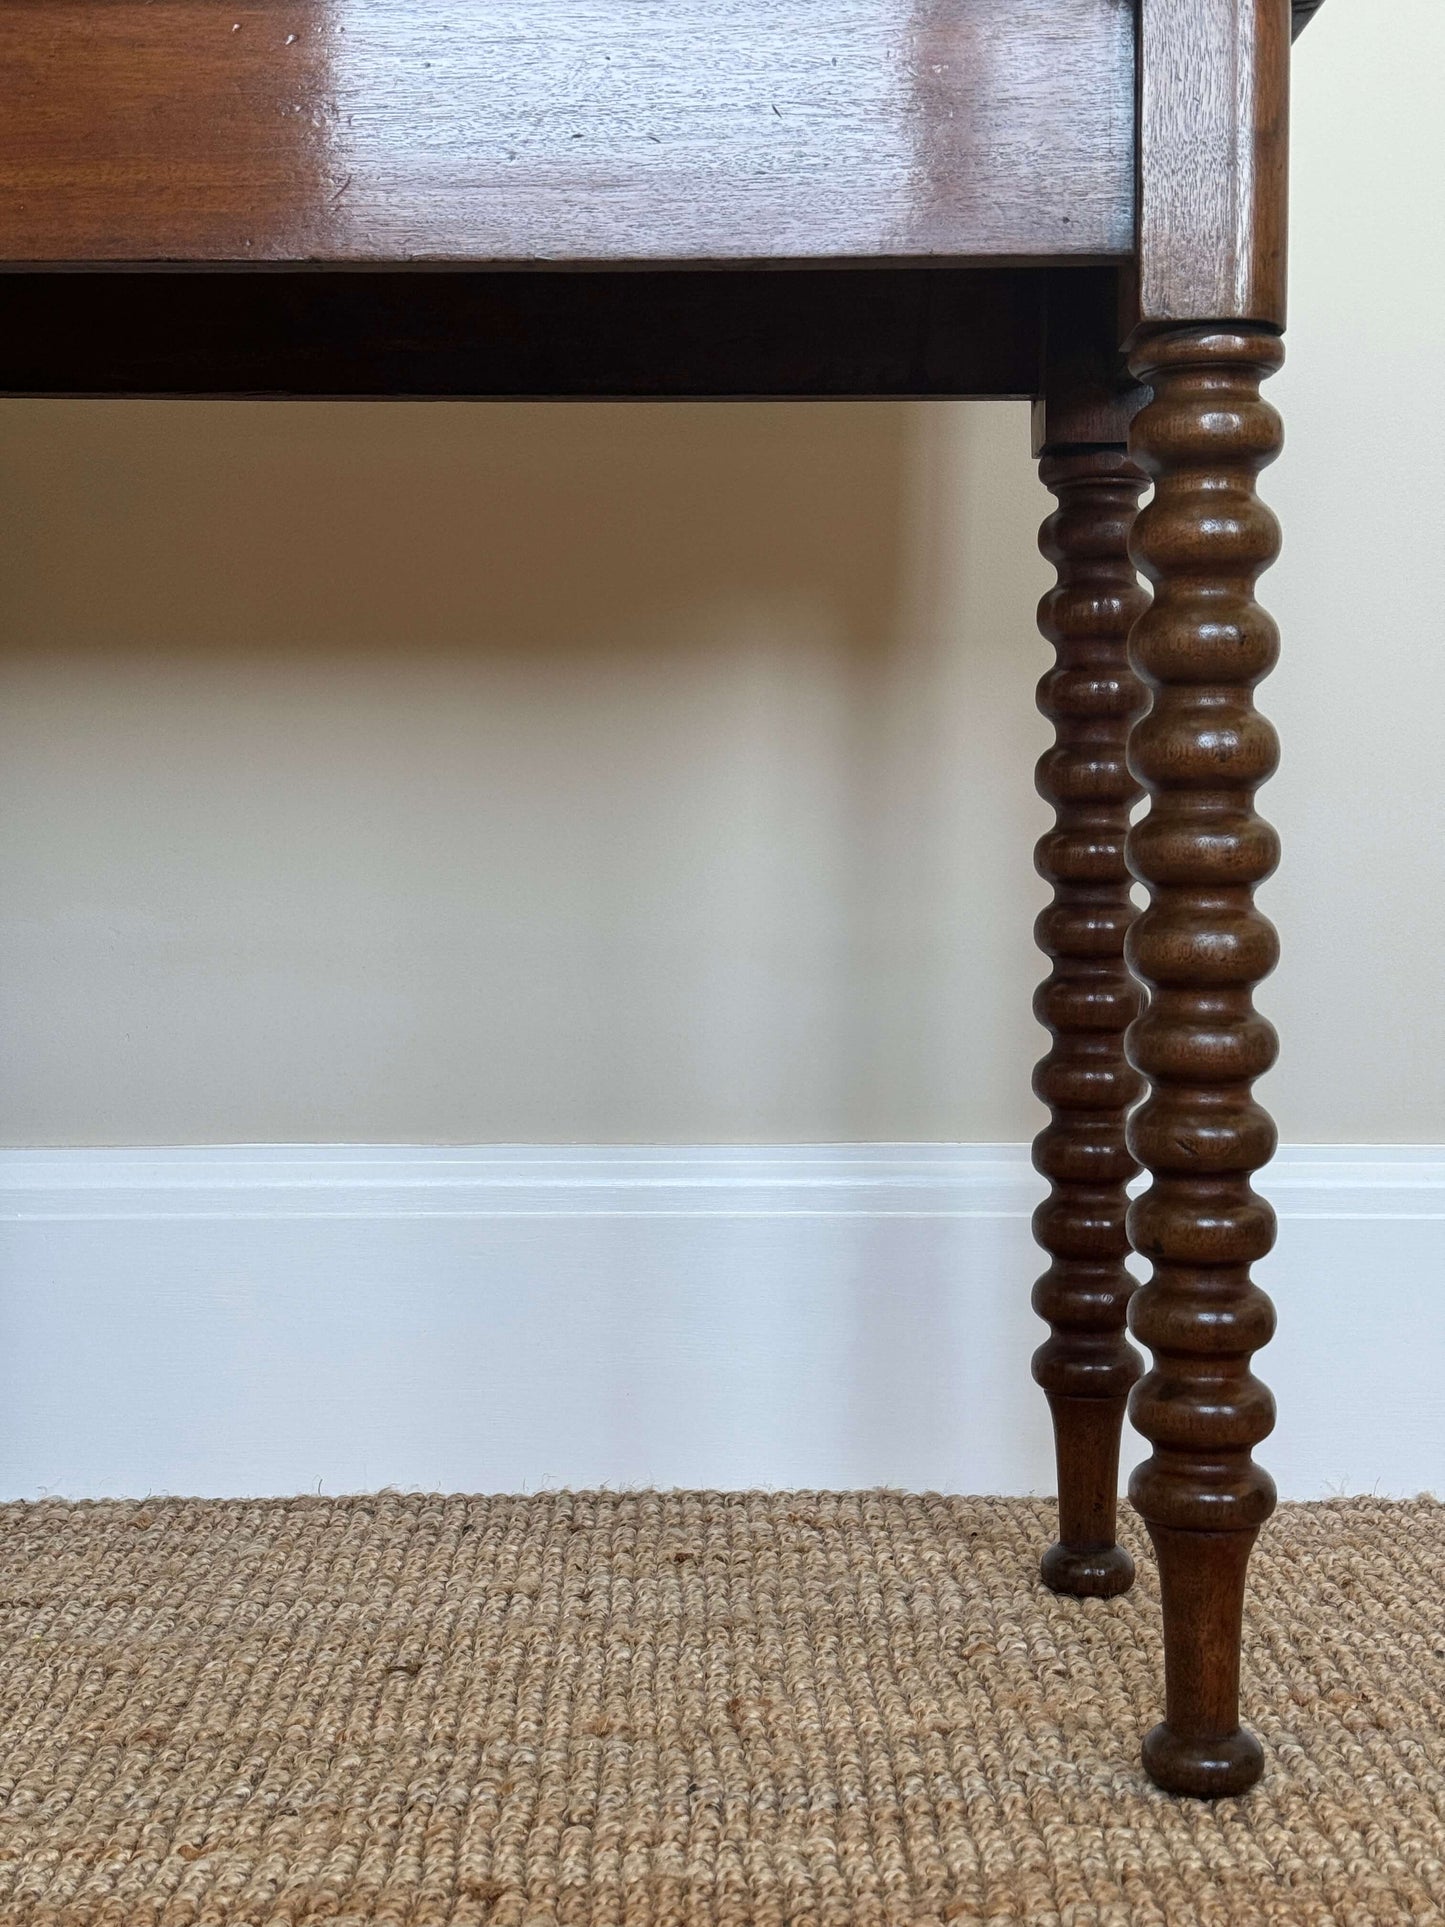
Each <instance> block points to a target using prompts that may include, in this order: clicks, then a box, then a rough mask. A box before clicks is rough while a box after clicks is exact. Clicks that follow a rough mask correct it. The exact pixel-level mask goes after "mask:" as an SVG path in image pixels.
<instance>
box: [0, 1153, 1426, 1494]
mask: <svg viewBox="0 0 1445 1927" xmlns="http://www.w3.org/2000/svg"><path fill="white" fill-rule="evenodd" d="M1264 1188H1265V1189H1267V1191H1268V1193H1269V1195H1270V1197H1271V1198H1272V1199H1273V1200H1274V1202H1275V1204H1276V1205H1277V1207H1278V1209H1279V1212H1280V1220H1281V1230H1280V1241H1279V1246H1278V1249H1277V1251H1276V1252H1275V1254H1274V1255H1273V1256H1272V1257H1271V1258H1270V1259H1269V1260H1268V1261H1267V1262H1266V1264H1265V1265H1264V1266H1262V1267H1261V1270H1260V1276H1261V1279H1262V1281H1263V1282H1264V1283H1265V1284H1266V1285H1267V1286H1268V1288H1269V1290H1270V1291H1271V1293H1272V1294H1273V1296H1274V1298H1275V1301H1276V1303H1277V1305H1278V1307H1279V1312H1280V1332H1279V1336H1278V1338H1277V1339H1276V1340H1275V1342H1274V1344H1273V1345H1271V1346H1270V1348H1269V1350H1268V1352H1267V1353H1266V1354H1265V1355H1264V1357H1263V1360H1262V1362H1261V1371H1262V1374H1263V1376H1265V1377H1266V1378H1267V1379H1268V1380H1269V1382H1270V1383H1271V1384H1272V1385H1273V1386H1274V1388H1275V1391H1276V1393H1277V1395H1278V1398H1279V1405H1280V1423H1279V1428H1278V1430H1277V1432H1276V1433H1275V1435H1274V1437H1273V1438H1272V1439H1271V1440H1270V1441H1269V1443H1268V1445H1267V1446H1266V1447H1265V1448H1264V1450H1263V1451H1262V1452H1261V1454H1260V1456H1261V1457H1262V1458H1263V1459H1264V1461H1265V1462H1266V1463H1267V1464H1268V1465H1269V1466H1270V1468H1271V1470H1273V1471H1274V1473H1275V1474H1276V1477H1277V1478H1278V1480H1279V1484H1280V1489H1281V1492H1282V1493H1283V1494H1284V1495H1285V1496H1287V1497H1294V1498H1314V1497H1318V1496H1321V1495H1323V1494H1326V1493H1331V1492H1356V1491H1380V1492H1384V1493H1392V1494H1412V1493H1415V1492H1417V1491H1421V1490H1434V1491H1437V1492H1439V1491H1442V1490H1445V1400H1442V1399H1441V1396H1440V1390H1439V1387H1440V1379H1441V1369H1440V1368H1441V1362H1442V1359H1445V1289H1442V1285H1445V1147H1434V1146H1432V1147H1416V1146H1395V1145H1391V1146H1368V1145H1367V1146H1341V1147H1327V1148H1321V1147H1299V1148H1295V1149H1291V1150H1286V1151H1285V1152H1283V1153H1282V1154H1281V1156H1280V1157H1279V1159H1278V1160H1277V1161H1276V1162H1275V1164H1274V1165H1272V1166H1271V1168H1270V1171H1269V1174H1268V1179H1267V1182H1266V1184H1265V1186H1264ZM1039 1195H1040V1185H1039V1181H1038V1179H1037V1178H1035V1176H1034V1175H1033V1173H1032V1171H1031V1170H1030V1169H1029V1165H1028V1154H1027V1151H1026V1150H1025V1149H1024V1147H1022V1146H1018V1145H969V1146H952V1145H887V1144H885V1145H862V1146H786V1147H769V1148H765V1149H747V1148H743V1147H723V1148H717V1147H713V1148H707V1149H687V1148H637V1149H606V1148H595V1149H594V1148H587V1147H570V1148H561V1147H558V1148H550V1147H543V1148H536V1147H500V1148H489V1149H484V1150H453V1149H426V1148H414V1147H369V1146H354V1145H351V1146H347V1145H337V1146H310V1145H307V1146H285V1145H281V1146H246V1147H242V1148H231V1147H222V1148H199V1149H197V1148H189V1149H188V1148H180V1149H165V1150H66V1151H0V1496H5V1497H34V1496H36V1495H38V1494H40V1493H42V1492H59V1493H63V1494H65V1495H68V1496H101V1495H106V1494H117V1493H127V1494H140V1493H146V1492H189V1493H201V1494H209V1495H216V1496H222V1495H232V1494H235V1495H245V1494H264V1493H286V1492H296V1491H304V1490H310V1489H318V1488H319V1489H320V1490H322V1491H354V1490H361V1489H367V1488H374V1487H377V1486H381V1485H396V1486H402V1487H428V1488H435V1487H441V1488H444V1489H453V1490H457V1489H461V1490H474V1491H499V1490H526V1489H535V1488H536V1487H538V1486H540V1485H545V1484H553V1483H566V1484H574V1485H593V1486H595V1485H637V1484H655V1485H697V1486H715V1487H733V1486H780V1485H799V1486H824V1487H829V1486H833V1487H836V1486H864V1485H879V1484H888V1485H903V1486H910V1487H915V1488H917V1487H924V1488H942V1489H945V1490H955V1491H989V1492H1000V1493H1023V1492H1032V1491H1050V1490H1052V1485H1053V1469H1052V1459H1051V1452H1050V1445H1049V1433H1048V1425H1047V1419H1046V1415H1045V1412H1044V1408H1043V1401H1042V1398H1041V1395H1040V1394H1039V1393H1038V1392H1037V1391H1036V1389H1035V1388H1034V1386H1033V1384H1032V1383H1031V1381H1030V1379H1029V1374H1028V1358H1029V1353H1030V1352H1031V1351H1032V1349H1033V1347H1034V1345H1035V1344H1036V1343H1037V1342H1038V1339H1039V1337H1040V1335H1041V1330H1042V1328H1041V1327H1040V1326H1039V1325H1038V1323H1037V1321H1036V1320H1035V1319H1034V1318H1033V1317H1032V1315H1031V1313H1030V1312H1029V1309H1028V1289H1029V1285H1030V1283H1031V1281H1032V1279H1033V1277H1034V1276H1035V1274H1036V1273H1037V1271H1038V1269H1039V1261H1038V1258H1037V1255H1036V1253H1035V1251H1034V1248H1033V1245H1032V1243H1031V1240H1030V1236H1029V1225H1028V1216H1029V1213H1030V1211H1031V1210H1032V1208H1033V1205H1034V1203H1035V1202H1036V1200H1037V1198H1038V1196H1039ZM1139 1450H1140V1448H1139V1445H1138V1442H1137V1441H1136V1440H1134V1439H1132V1437H1131V1438H1127V1439H1126V1450H1125V1459H1126V1463H1128V1462H1132V1458H1133V1457H1136V1456H1138V1453H1139Z"/></svg>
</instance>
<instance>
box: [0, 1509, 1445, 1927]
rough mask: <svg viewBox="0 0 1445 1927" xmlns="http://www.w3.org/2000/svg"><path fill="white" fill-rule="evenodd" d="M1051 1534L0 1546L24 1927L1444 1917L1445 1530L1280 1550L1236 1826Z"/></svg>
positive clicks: (1012, 1517) (1314, 1512)
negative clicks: (1177, 1778)
mask: <svg viewBox="0 0 1445 1927" xmlns="http://www.w3.org/2000/svg"><path fill="white" fill-rule="evenodd" d="M1050 1512H1051V1508H1050V1507H1049V1506H1046V1505H1044V1504H1038V1503H1034V1502H1031V1501H1007V1502H1005V1501H997V1500H986V1499H946V1498H938V1497H922V1498H915V1497H907V1496H904V1495H901V1494H897V1493H891V1492H866V1493H842V1494H838V1493H830V1494H820V1493H803V1492H788V1493H776V1494H772V1495H760V1494H757V1493H672V1494H658V1493H653V1492H639V1493H630V1494H613V1493H607V1494H601V1495H599V1494H595V1493H592V1494H585V1493H583V1494H577V1493H548V1494H546V1495H544V1496H541V1497H537V1498H521V1499H466V1498H446V1499H443V1498H429V1497H411V1498H408V1497H401V1496H394V1495H391V1494H386V1495H383V1496H381V1497H379V1498H362V1499H347V1500H326V1499H294V1500H277V1501H267V1502H253V1503H216V1502H204V1501H194V1500H190V1501H175V1500H156V1501H148V1502H146V1503H144V1504H128V1503H127V1504H104V1505H78V1506H66V1505H60V1504H55V1503H47V1504H43V1505H37V1506H6V1507H0V1636H3V1642H4V1659H3V1670H0V1922H4V1923H12V1922H25V1923H27V1924H28V1923H36V1927H39V1924H40V1923H45V1927H101V1924H102V1923H106V1927H141V1924H142V1923H144V1924H145V1927H190V1923H198V1924H200V1923H215V1924H216V1927H240V1923H243V1922H244V1923H248V1924H251V1923H254V1927H263V1924H264V1927H279V1924H280V1923H286V1924H287V1927H301V1923H311V1922H318V1923H319V1922H323V1921H324V1922H328V1923H347V1922H358V1923H359V1922H368V1923H371V1922H377V1923H380V1922H386V1923H395V1924H396V1927H403V1923H405V1924H406V1927H440V1923H443V1922H446V1923H454V1924H455V1927H462V1924H463V1923H468V1924H470V1923H475V1924H476V1927H483V1923H485V1924H486V1927H554V1924H556V1927H602V1924H603V1923H609V1924H615V1927H644V1923H646V1927H684V1923H686V1924H687V1927H765V1924H766V1927H844V1924H845V1923H846V1924H847V1927H853V1924H854V1923H858V1924H859V1927H873V1924H874V1923H878V1924H879V1927H882V1923H890V1924H893V1927H923V1923H928V1924H929V1927H932V1924H933V1923H943V1922H950V1923H951V1922H975V1921H991V1922H1012V1921H1028V1922H1030V1923H1037V1924H1038V1927H1045V1924H1046V1923H1049V1922H1060V1923H1068V1927H1084V1924H1085V1923H1105V1922H1108V1923H1121V1924H1122V1923H1131V1924H1132V1923H1146V1922H1149V1923H1168V1924H1169V1927H1207V1923H1212V1922H1221V1923H1224V1922H1228V1923H1241V1922H1252V1921H1280V1922H1290V1923H1295V1922H1309V1923H1323V1922H1339V1923H1350V1924H1351V1927H1373V1923H1376V1922H1393V1921H1401V1922H1404V1921H1409V1922H1412V1923H1415V1922H1430V1921H1445V1867H1442V1855H1445V1575H1442V1571H1441V1567H1442V1554H1445V1507H1442V1506H1440V1505H1436V1504H1434V1503H1428V1502H1419V1503H1414V1504H1410V1505H1392V1504H1386V1503H1383V1502H1380V1501H1376V1500H1350V1501H1341V1502H1336V1503H1330V1504H1326V1505H1320V1506H1294V1507H1285V1508H1283V1509H1282V1510H1281V1512H1280V1513H1279V1515H1278V1516H1277V1517H1276V1519H1275V1520H1274V1521H1273V1522H1272V1523H1271V1525H1270V1526H1269V1527H1268V1528H1267V1530H1266V1534H1265V1537H1264V1540H1263V1541H1262V1543H1261V1547H1260V1550H1259V1552H1258V1554H1257V1555H1256V1558H1255V1563H1254V1567H1253V1574H1254V1591H1253V1601H1252V1610H1251V1620H1250V1624H1249V1627H1248V1633H1247V1648H1248V1650H1247V1658H1246V1686H1245V1690H1246V1695H1247V1700H1248V1705H1249V1709H1250V1712H1251V1716H1252V1718H1253V1721H1254V1723H1255V1725H1256V1727H1257V1729H1258V1730H1259V1732H1260V1733H1261V1735H1262V1737H1263V1739H1264V1741H1265V1744H1266V1747H1267V1749H1268V1754H1269V1765H1268V1778H1267V1780H1266V1782H1265V1784H1264V1785H1263V1786H1262V1787H1261V1788H1260V1789H1258V1790H1257V1791H1256V1792H1254V1793H1252V1794H1250V1795H1249V1796H1248V1797H1247V1798H1246V1799H1244V1800H1242V1801H1237V1802H1234V1801H1230V1802H1223V1803H1221V1804H1219V1805H1216V1806H1213V1807H1209V1806H1202V1805H1198V1804H1191V1803H1184V1802H1175V1801H1171V1800H1169V1799H1166V1798H1165V1797H1164V1796H1163V1795H1161V1794H1158V1793H1156V1792H1154V1791H1153V1790H1152V1789H1151V1788H1150V1787H1149V1786H1148V1785H1147V1784H1146V1783H1145V1782H1144V1781H1143V1779H1142V1777H1141V1775H1140V1772H1139V1770H1138V1767H1137V1764H1136V1760H1137V1745H1138V1739H1139V1734H1140V1732H1141V1730H1142V1729H1143V1727H1144V1726H1146V1725H1147V1724H1148V1723H1149V1722H1150V1721H1152V1720H1153V1719H1154V1718H1155V1717H1156V1716H1157V1711H1158V1704H1159V1678H1160V1670H1159V1668H1160V1661H1159V1633H1158V1614H1157V1601H1156V1594H1155V1586H1154V1572H1153V1568H1152V1566H1151V1565H1150V1564H1149V1562H1148V1560H1147V1559H1145V1558H1142V1557H1141V1559H1140V1577H1139V1582H1138V1585H1137V1587H1136V1589H1135V1591H1134V1593H1133V1594H1132V1595H1131V1596H1129V1597H1126V1598H1124V1599H1120V1600H1116V1601H1112V1602H1107V1603H1104V1602H1081V1601H1060V1600H1056V1599H1054V1598H1052V1597H1051V1596H1050V1595H1049V1594H1048V1593H1046V1592H1044V1591H1043V1590H1042V1589H1041V1588H1040V1587H1039V1586H1038V1585H1037V1584H1036V1582H1035V1576H1034V1575H1035V1570H1036V1561H1037V1555H1038V1552H1039V1549H1040V1547H1041V1546H1042V1544H1043V1543H1044V1541H1045V1538H1046V1535H1047V1533H1048V1531H1049V1522H1050ZM1135 1551H1136V1553H1138V1551H1139V1548H1138V1546H1137V1544H1136V1546H1135Z"/></svg>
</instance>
